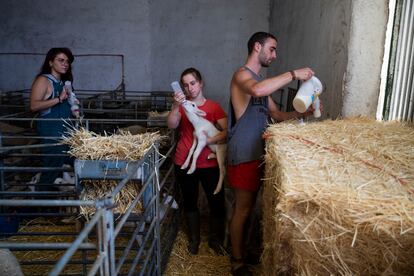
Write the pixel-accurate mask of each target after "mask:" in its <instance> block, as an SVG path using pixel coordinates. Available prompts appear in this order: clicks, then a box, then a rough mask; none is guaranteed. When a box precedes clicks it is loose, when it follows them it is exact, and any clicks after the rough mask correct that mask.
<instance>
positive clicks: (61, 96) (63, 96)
mask: <svg viewBox="0 0 414 276" xmlns="http://www.w3.org/2000/svg"><path fill="white" fill-rule="evenodd" d="M68 97H69V90H68V89H67V88H66V87H63V90H62V92H60V94H59V102H63V101H64V100H66V99H67V98H68Z"/></svg>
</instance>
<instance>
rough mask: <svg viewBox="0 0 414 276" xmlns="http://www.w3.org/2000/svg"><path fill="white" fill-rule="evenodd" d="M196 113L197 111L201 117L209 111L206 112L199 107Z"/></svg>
mask: <svg viewBox="0 0 414 276" xmlns="http://www.w3.org/2000/svg"><path fill="white" fill-rule="evenodd" d="M196 113H197V115H198V116H201V117H204V116H206V115H207V113H205V112H204V111H203V110H201V109H197V111H196Z"/></svg>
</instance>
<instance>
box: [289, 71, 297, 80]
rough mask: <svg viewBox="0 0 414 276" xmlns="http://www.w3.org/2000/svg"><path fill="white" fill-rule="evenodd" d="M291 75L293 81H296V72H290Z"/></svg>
mask: <svg viewBox="0 0 414 276" xmlns="http://www.w3.org/2000/svg"><path fill="white" fill-rule="evenodd" d="M289 73H290V75H291V76H292V80H293V81H294V80H296V75H295V71H293V70H291V71H289Z"/></svg>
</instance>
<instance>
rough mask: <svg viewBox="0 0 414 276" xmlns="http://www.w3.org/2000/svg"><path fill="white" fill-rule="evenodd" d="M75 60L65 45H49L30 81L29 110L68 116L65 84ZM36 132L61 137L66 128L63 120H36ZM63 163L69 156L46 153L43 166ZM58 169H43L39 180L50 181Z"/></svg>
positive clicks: (61, 148)
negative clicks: (40, 65) (57, 46)
mask: <svg viewBox="0 0 414 276" xmlns="http://www.w3.org/2000/svg"><path fill="white" fill-rule="evenodd" d="M73 60H74V57H73V55H72V52H71V51H70V50H69V49H68V48H52V49H50V50H49V52H48V53H47V55H46V58H45V61H44V63H43V65H42V67H41V70H40V73H39V74H38V75H37V77H36V78H35V80H34V81H33V84H32V89H31V94H30V110H31V111H33V112H39V117H40V118H44V119H50V118H52V119H53V118H54V119H56V118H59V119H67V118H70V117H71V116H72V113H71V110H70V104H69V103H68V101H67V99H68V96H69V94H68V92H69V91H67V89H66V88H64V85H63V83H64V82H65V81H71V82H72V81H73V76H72V67H71V64H72V62H73ZM37 132H38V134H39V136H42V137H61V136H62V134H63V133H64V132H65V126H64V122H63V120H56V121H46V120H45V121H42V120H40V121H38V122H37ZM42 142H43V143H45V144H46V143H56V142H57V141H56V139H53V140H52V139H43V141H42ZM65 151H67V147H66V146H63V145H62V146H50V147H44V148H42V153H43V154H61V153H63V152H65ZM64 163H66V164H68V163H70V159H69V158H67V157H61V156H45V157H44V158H43V166H44V167H61V166H62V165H63V164H64ZM58 174H59V172H56V171H49V172H43V173H42V176H41V178H40V181H39V183H40V184H45V183H47V184H52V183H53V181H54V180H55V179H56V178H57V177H58ZM37 190H39V191H45V190H51V188H47V186H38V187H37Z"/></svg>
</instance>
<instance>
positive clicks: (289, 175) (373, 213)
mask: <svg viewBox="0 0 414 276" xmlns="http://www.w3.org/2000/svg"><path fill="white" fill-rule="evenodd" d="M266 135H267V139H266V155H265V163H266V169H265V184H264V192H263V194H264V198H263V202H264V203H263V212H264V215H263V231H264V253H263V256H262V263H263V268H264V271H263V273H264V274H265V275H280V274H295V275H329V274H330V275H413V273H414V262H413V261H412V260H413V256H414V129H413V128H412V126H409V125H404V124H402V123H397V122H387V123H384V122H376V121H374V120H370V119H366V118H352V119H346V120H337V121H329V120H328V121H324V122H315V123H309V124H306V125H299V124H295V123H293V122H286V123H282V124H275V125H271V126H269V128H268V130H267V133H266Z"/></svg>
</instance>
